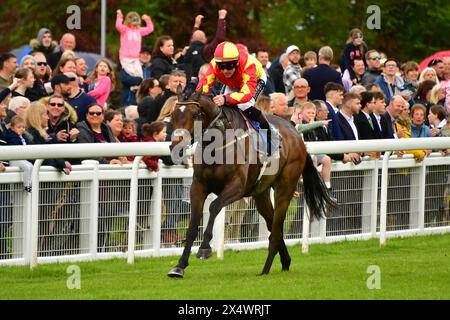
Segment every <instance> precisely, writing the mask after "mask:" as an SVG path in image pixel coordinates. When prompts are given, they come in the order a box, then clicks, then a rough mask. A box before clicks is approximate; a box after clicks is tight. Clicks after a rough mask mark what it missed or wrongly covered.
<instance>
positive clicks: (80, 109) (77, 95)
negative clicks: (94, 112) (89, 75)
mask: <svg viewBox="0 0 450 320" xmlns="http://www.w3.org/2000/svg"><path fill="white" fill-rule="evenodd" d="M64 75H66V76H67V77H69V78H70V80H71V81H70V82H69V87H70V95H69V96H68V97H66V98H65V100H66V101H67V103H68V104H69V105H70V106H71V107H72V108H73V109H74V110H75V112H76V114H77V121H78V122H80V121H83V120H86V112H87V107H88V106H89V105H91V104H93V103H95V102H96V101H95V99H94V98H93V97H91V96H90V95H88V94H87V93H86V92H84V91H83V90H81V88H80V82H79V81H80V78H79V77H77V75H76V74H75V73H73V72H67V73H64Z"/></svg>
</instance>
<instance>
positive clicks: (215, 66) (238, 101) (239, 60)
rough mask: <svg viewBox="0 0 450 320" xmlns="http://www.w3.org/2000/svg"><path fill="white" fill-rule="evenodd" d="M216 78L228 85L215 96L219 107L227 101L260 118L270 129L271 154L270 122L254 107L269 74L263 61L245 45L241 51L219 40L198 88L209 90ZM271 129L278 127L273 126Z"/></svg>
mask: <svg viewBox="0 0 450 320" xmlns="http://www.w3.org/2000/svg"><path fill="white" fill-rule="evenodd" d="M216 80H218V81H220V82H221V83H223V84H224V85H225V89H224V90H223V92H222V94H221V95H216V96H215V97H214V98H213V102H214V103H215V104H216V105H217V106H223V105H224V104H225V103H228V104H231V105H237V107H238V108H239V109H241V110H242V112H243V113H244V114H245V115H246V116H247V117H248V118H249V119H251V120H253V121H258V122H259V123H260V127H261V129H266V130H267V142H268V153H269V155H270V154H271V143H270V142H271V139H270V138H271V134H270V133H271V130H270V129H271V127H272V126H271V125H270V124H269V122H268V121H267V119H266V117H265V116H264V114H263V113H262V112H261V111H259V110H258V109H256V108H255V107H254V104H255V101H256V99H257V98H258V96H259V94H260V93H261V92H262V91H263V90H264V86H265V84H266V81H267V76H266V74H265V72H264V70H263V67H262V65H261V63H260V62H259V61H258V60H257V59H256V58H255V57H253V56H252V55H250V54H248V53H247V52H246V51H245V50H244V48H243V46H241V50H239V49H238V47H237V46H236V45H235V44H234V43H232V42H227V41H225V42H222V43H220V44H219V45H218V46H217V48H216V50H215V52H214V59H212V60H211V62H210V64H209V69H208V71H207V72H206V74H205V76H204V77H203V78H201V79H200V82H199V84H198V86H197V90H198V89H200V88H202V91H203V93H209V92H210V90H211V88H212V87H213V86H214V84H215V82H216ZM272 130H276V129H275V128H274V127H272Z"/></svg>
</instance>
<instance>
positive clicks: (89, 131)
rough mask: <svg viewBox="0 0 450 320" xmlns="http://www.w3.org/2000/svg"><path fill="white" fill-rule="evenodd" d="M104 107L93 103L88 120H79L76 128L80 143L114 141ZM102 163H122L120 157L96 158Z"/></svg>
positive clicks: (87, 115)
mask: <svg viewBox="0 0 450 320" xmlns="http://www.w3.org/2000/svg"><path fill="white" fill-rule="evenodd" d="M104 120H105V115H104V109H103V107H102V106H101V105H99V104H98V103H93V104H91V105H89V106H88V107H87V110H86V120H84V121H81V122H78V123H77V125H76V128H77V129H78V130H79V131H80V133H79V134H78V143H114V142H116V138H114V135H113V133H112V131H111V128H110V127H109V126H108V125H107V124H105V123H104ZM93 160H97V161H98V162H99V163H100V164H121V163H122V162H121V161H120V160H119V159H107V158H95V159H93Z"/></svg>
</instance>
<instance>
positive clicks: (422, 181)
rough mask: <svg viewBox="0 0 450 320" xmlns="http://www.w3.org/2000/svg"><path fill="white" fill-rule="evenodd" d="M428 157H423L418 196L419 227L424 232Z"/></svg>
mask: <svg viewBox="0 0 450 320" xmlns="http://www.w3.org/2000/svg"><path fill="white" fill-rule="evenodd" d="M426 162H427V158H425V159H423V161H422V163H421V166H420V169H419V194H418V195H417V196H418V199H419V200H418V206H417V212H418V221H417V222H418V223H417V227H418V228H419V230H420V232H421V233H423V231H424V229H425V187H426V185H425V183H426V173H427V166H426Z"/></svg>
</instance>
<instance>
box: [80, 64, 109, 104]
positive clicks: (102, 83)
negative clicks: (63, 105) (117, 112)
mask: <svg viewBox="0 0 450 320" xmlns="http://www.w3.org/2000/svg"><path fill="white" fill-rule="evenodd" d="M86 81H87V83H89V91H88V93H87V94H88V95H90V96H91V97H93V98H94V99H95V100H96V101H97V103H98V104H99V105H101V106H102V107H103V108H105V109H106V101H108V98H109V94H110V92H111V90H112V89H113V88H114V85H115V77H114V72H113V69H112V67H111V64H110V63H109V61H108V60H106V59H100V60H98V61H97V63H96V64H95V68H94V72H92V74H91V75H90V76H89V77H88V78H87V80H86Z"/></svg>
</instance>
